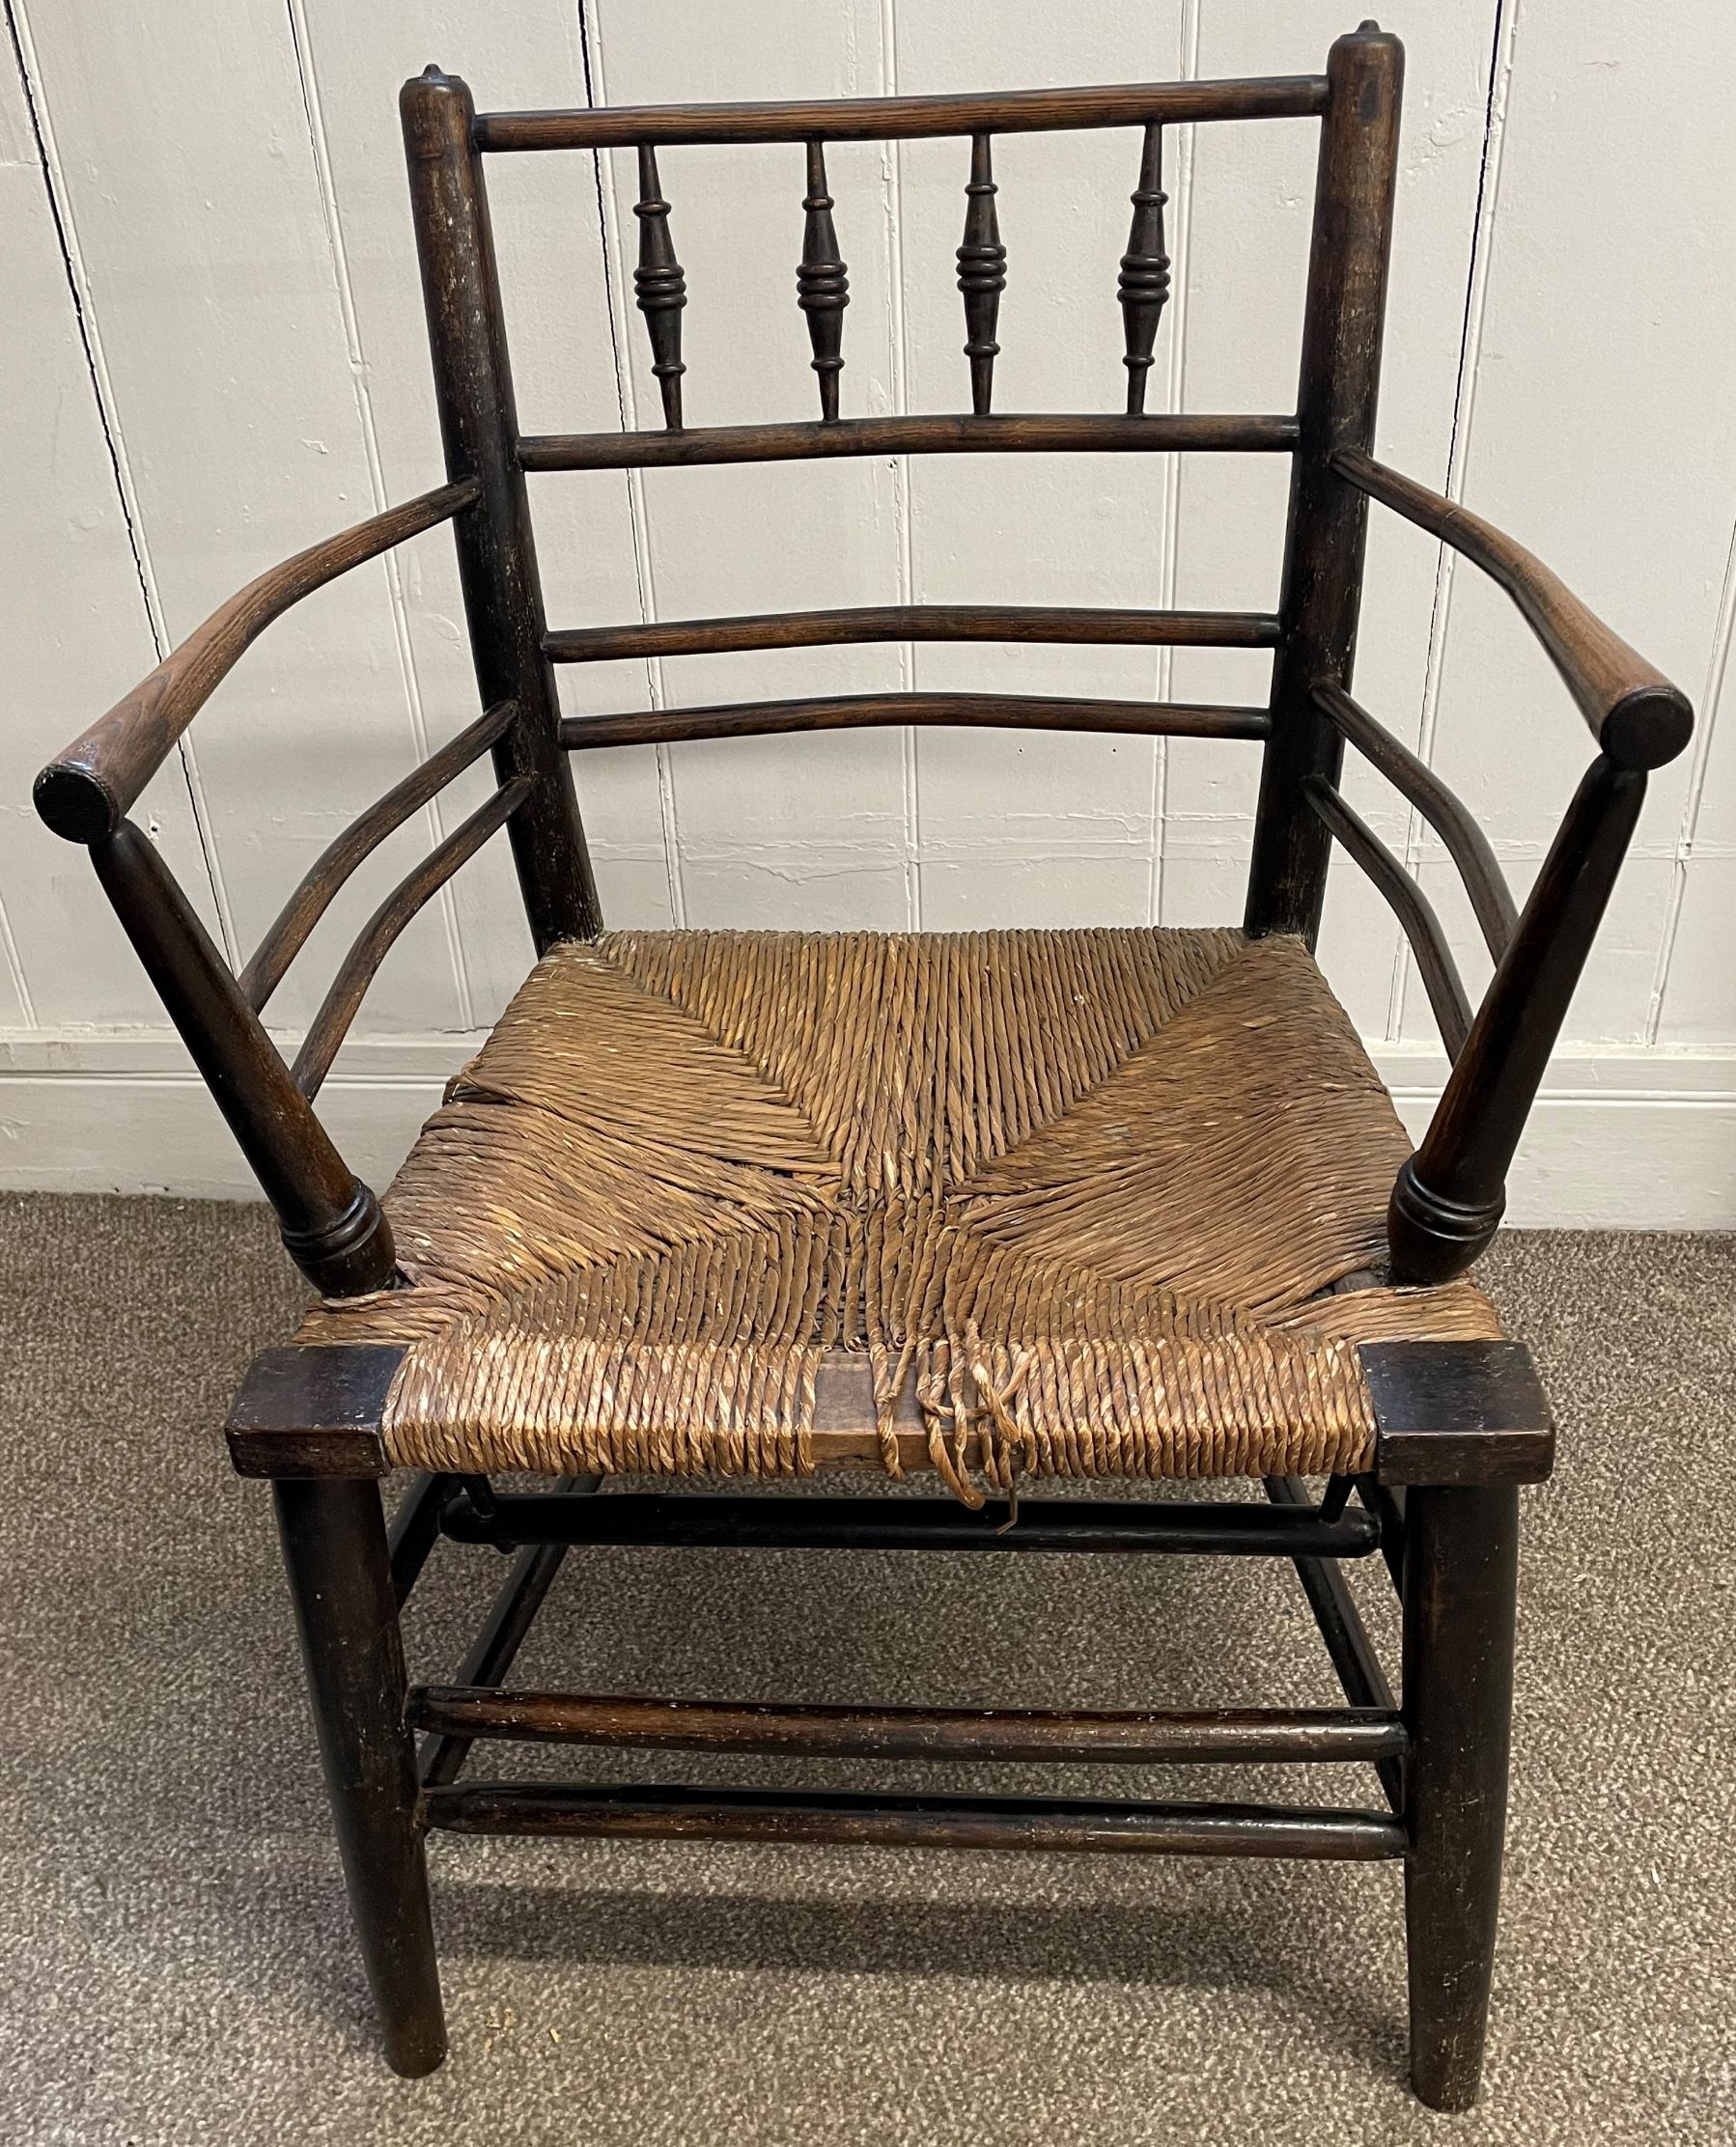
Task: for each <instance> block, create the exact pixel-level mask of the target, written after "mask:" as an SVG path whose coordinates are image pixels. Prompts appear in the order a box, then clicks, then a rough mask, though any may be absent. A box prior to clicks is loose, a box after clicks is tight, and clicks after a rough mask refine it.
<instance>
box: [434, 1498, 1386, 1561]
mask: <svg viewBox="0 0 1736 2147" xmlns="http://www.w3.org/2000/svg"><path fill="white" fill-rule="evenodd" d="M442 1525H443V1526H444V1528H445V1531H446V1533H447V1534H448V1535H449V1536H451V1537H453V1538H454V1539H455V1540H456V1541H457V1542H460V1543H490V1544H493V1545H494V1546H495V1547H496V1548H501V1549H510V1548H517V1547H518V1546H520V1545H523V1544H533V1543H587V1544H657V1545H662V1546H666V1547H671V1548H684V1549H689V1550H693V1549H718V1550H728V1549H734V1550H947V1551H958V1550H971V1551H990V1552H997V1553H1004V1552H1010V1553H1018V1552H1022V1551H1033V1552H1035V1551H1054V1550H1071V1551H1089V1552H1092V1553H1094V1554H1095V1553H1103V1554H1106V1555H1112V1556H1126V1555H1140V1556H1178V1555H1187V1556H1191V1555H1194V1554H1203V1553H1210V1554H1212V1555H1214V1556H1218V1557H1233V1558H1293V1557H1296V1556H1298V1555H1299V1554H1301V1553H1303V1552H1306V1553H1307V1554H1309V1555H1311V1556H1316V1557H1328V1558H1365V1557H1367V1556H1369V1554H1370V1553H1371V1552H1372V1551H1373V1550H1374V1549H1375V1548H1376V1547H1377V1545H1378V1543H1379V1540H1380V1531H1379V1529H1378V1527H1377V1525H1376V1523H1375V1521H1374V1520H1373V1519H1372V1518H1371V1517H1370V1516H1369V1515H1368V1514H1367V1513H1365V1512H1363V1511H1361V1510H1360V1509H1359V1508H1355V1507H1353V1508H1351V1509H1349V1510H1348V1511H1346V1512H1344V1513H1341V1514H1340V1515H1339V1516H1338V1518H1337V1519H1336V1520H1331V1521H1326V1520H1321V1519H1320V1517H1319V1515H1318V1514H1317V1513H1316V1512H1315V1511H1314V1509H1313V1508H1312V1507H1311V1506H1310V1507H1307V1508H1305V1509H1303V1510H1301V1511H1297V1512H1289V1511H1285V1512H1282V1513H1279V1512H1275V1511H1270V1510H1268V1509H1267V1508H1266V1507H1263V1506H1257V1505H1251V1504H1249V1503H1248V1502H1247V1501H1246V1500H1245V1499H1233V1500H1204V1499H1108V1498H1093V1499H1083V1498H1078V1499H1070V1498H1069V1499H1061V1498H1056V1499H1048V1498H1022V1499H1021V1500H1020V1502H1019V1513H1018V1519H1017V1520H1016V1521H1015V1522H1014V1523H1013V1524H1012V1525H1011V1526H1009V1525H1008V1524H1007V1516H1006V1513H1005V1510H1004V1509H998V1510H997V1509H996V1508H994V1507H984V1508H981V1509H976V1510H973V1509H972V1508H970V1507H967V1506H966V1505H965V1504H963V1503H962V1501H960V1500H959V1499H956V1498H950V1497H949V1498H895V1499H894V1498H887V1499H862V1498H854V1497H850V1496H847V1495H840V1496H824V1497H822V1496H814V1497H809V1496H803V1497H800V1498H768V1497H766V1496H765V1495H764V1494H762V1493H759V1492H707V1493H706V1494H705V1495H704V1496H698V1495H694V1494H689V1493H686V1492H625V1491H624V1492H610V1493H609V1495H608V1496H607V1497H606V1498H589V1497H574V1498H557V1497H552V1496H548V1495H546V1494H545V1495H536V1494H526V1493H520V1492H494V1493H492V1494H491V1496H490V1500H489V1503H488V1508H487V1510H484V1508H483V1507H481V1506H479V1505H477V1504H475V1503H474V1502H472V1501H470V1500H468V1499H466V1498H464V1497H462V1496H461V1497H458V1498H455V1499H453V1500H452V1501H451V1503H450V1504H449V1505H448V1506H447V1508H446V1512H445V1516H444V1519H443V1523H442Z"/></svg>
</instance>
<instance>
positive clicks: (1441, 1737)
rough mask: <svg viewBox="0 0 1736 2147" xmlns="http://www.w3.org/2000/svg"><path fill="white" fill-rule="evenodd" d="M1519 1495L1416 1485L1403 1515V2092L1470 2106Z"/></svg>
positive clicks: (1490, 1919)
mask: <svg viewBox="0 0 1736 2147" xmlns="http://www.w3.org/2000/svg"><path fill="white" fill-rule="evenodd" d="M1518 1572H1519V1493H1518V1492H1517V1491H1516V1490H1515V1489H1514V1488H1513V1487H1512V1486H1511V1485H1500V1486H1491V1487H1478V1488H1475V1489H1469V1488H1461V1489H1454V1490H1442V1489H1438V1488H1436V1487H1433V1486H1426V1487H1425V1486H1422V1485H1416V1486H1414V1487H1413V1488H1412V1490H1411V1492H1410V1495H1409V1497H1408V1499H1407V1500H1406V1506H1405V1557H1404V1605H1405V1608H1404V1700H1403V1707H1404V1717H1405V1723H1406V1726H1407V1728H1408V1729H1409V1731H1410V1733H1411V1754H1410V1762H1409V1774H1410V1792H1409V1797H1408V1799H1407V1807H1408V1815H1409V1819H1410V1833H1411V1843H1410V1851H1409V1854H1408V1855H1407V1857H1406V1860H1405V1928H1406V1938H1407V1944H1408V1949H1409V1955H1410V1981H1411V2084H1412V2086H1413V2087H1414V2089H1415V2091H1416V2094H1417V2096H1418V2097H1419V2098H1420V2100H1421V2101H1423V2102H1425V2103H1427V2104H1428V2105H1430V2107H1431V2108H1434V2109H1444V2110H1464V2109H1469V2108H1470V2105H1471V2104H1472V2103H1473V2102H1475V2100H1476V2093H1477V2084H1478V2081H1479V2079H1480V2078H1481V2077H1482V2069H1483V2039H1484V2033H1485V2030H1486V2027H1487V2025H1488V2019H1489V1986H1490V1978H1491V1974H1492V1972H1493V1969H1494V1966H1495V1933H1496V1920H1497V1915H1498V1910H1499V1906H1500V1882H1501V1845H1502V1841H1503V1838H1504V1835H1505V1831H1506V1818H1507V1746H1508V1732H1509V1725H1510V1722H1511V1717H1512V1709H1513V1608H1514V1593H1515V1586H1516V1583H1517V1579H1518Z"/></svg>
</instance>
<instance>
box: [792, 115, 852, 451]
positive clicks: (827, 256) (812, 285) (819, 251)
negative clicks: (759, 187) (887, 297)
mask: <svg viewBox="0 0 1736 2147" xmlns="http://www.w3.org/2000/svg"><path fill="white" fill-rule="evenodd" d="M807 154H808V190H807V194H806V196H805V198H804V199H803V201H802V205H801V206H802V210H803V224H802V238H801V260H800V262H799V263H798V265H797V269H796V303H797V304H798V306H799V307H800V308H801V310H802V312H803V314H804V315H805V316H806V317H807V323H808V342H809V345H810V347H811V348H812V349H813V352H814V358H813V366H814V371H815V373H816V374H817V375H818V376H819V378H820V417H821V422H822V423H823V424H827V425H829V424H833V423H835V422H836V420H837V415H838V376H839V374H840V373H842V372H843V370H844V356H843V351H844V308H845V307H846V306H847V305H849V303H850V277H849V275H848V273H847V272H846V270H845V266H844V256H843V255H842V254H841V253H840V252H839V251H838V234H837V232H836V231H835V230H834V229H833V227H832V197H831V196H830V194H828V193H827V192H826V145H825V144H824V143H823V142H821V141H818V140H815V141H811V142H809V144H808V145H807Z"/></svg>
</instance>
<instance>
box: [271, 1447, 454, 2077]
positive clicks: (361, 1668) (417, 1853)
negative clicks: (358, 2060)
mask: <svg viewBox="0 0 1736 2147" xmlns="http://www.w3.org/2000/svg"><path fill="white" fill-rule="evenodd" d="M272 1497H273V1499H274V1501H275V1503H276V1507H277V1527H278V1534H279V1537H280V1538H281V1541H282V1544H283V1558H284V1566H285V1569H286V1571H287V1573H288V1575H289V1580H290V1594H291V1598H292V1601H293V1602H294V1606H295V1622H296V1625H297V1627H298V1629H299V1631H300V1634H301V1658H302V1662H303V1665H304V1667H305V1669H306V1672H307V1683H308V1691H309V1695H310V1697H311V1699H312V1702H313V1713H314V1726H315V1729H316V1730H317V1731H318V1733H319V1739H320V1756H321V1759H322V1762H323V1764H324V1771H325V1788H326V1793H327V1795H328V1797H329V1798H330V1800H331V1812H332V1819H333V1822H334V1824H335V1826H336V1831H337V1837H338V1851H339V1854H340V1855H341V1856H342V1858H343V1863H344V1882H345V1884H346V1886H347V1887H348V1889H349V1893H350V1911H351V1913H352V1914H353V1916H354V1918H355V1929H356V1936H357V1938H359V1939H360V1941H361V1952H362V1962H363V1965H364V1966H365V1967H366V1969H367V1971H368V1982H369V1984H370V1986H371V1987H372V1989H373V1993H374V2003H375V2006H376V2008H377V2009H378V2014H379V2023H380V2032H381V2038H382V2040H383V2042H384V2045H385V2054H386V2062H387V2064H389V2065H390V2066H391V2068H392V2070H393V2071H394V2072H395V2073H402V2074H406V2075H407V2076H409V2077H415V2076H416V2075H418V2074H422V2073H431V2072H433V2071H434V2067H435V2066H436V2065H438V2064H439V2062H440V2060H441V2059H442V2058H443V2057H444V2056H445V2054H446V2024H445V2019H444V2016H443V2014H442V2011H441V2006H440V1971H439V1966H438V1964H437V1963H436V1961H435V1959H434V1923H433V1919H432V1916H431V1914H430V1910H429V1902H428V1866H427V1860H426V1857H425V1855H424V1852H423V1845H422V1828H421V1825H420V1814H419V1812H418V1808H417V1801H416V1798H417V1791H416V1774H415V1760H414V1753H413V1750H412V1747H411V1744H410V1737H409V1732H408V1730H407V1729H406V1727H405V1723H404V1698H405V1679H404V1647H403V1643H402V1642H401V1640H400V1638H399V1633H398V1606H397V1603H396V1602H395V1600H394V1598H393V1594H392V1578H391V1572H390V1568H389V1565H388V1562H387V1556H386V1535H385V1528H384V1525H383V1522H382V1520H381V1516H380V1510H379V1492H378V1487H377V1486H376V1485H374V1484H372V1483H368V1482H361V1483H349V1484H343V1483H324V1484H320V1483H295V1482H284V1483H279V1484H274V1485H273V1486H272Z"/></svg>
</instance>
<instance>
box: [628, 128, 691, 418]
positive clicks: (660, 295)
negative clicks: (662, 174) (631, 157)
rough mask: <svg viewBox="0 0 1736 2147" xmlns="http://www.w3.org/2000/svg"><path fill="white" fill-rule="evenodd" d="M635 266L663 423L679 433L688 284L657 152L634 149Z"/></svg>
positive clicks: (636, 289) (635, 292)
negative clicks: (636, 174) (636, 181)
mask: <svg viewBox="0 0 1736 2147" xmlns="http://www.w3.org/2000/svg"><path fill="white" fill-rule="evenodd" d="M633 214H634V215H635V216H636V217H637V218H638V219H639V265H638V266H637V267H636V268H635V269H634V270H633V303H634V305H636V306H637V307H638V309H639V311H640V312H641V313H642V314H643V315H644V316H645V330H646V333H647V335H648V336H649V337H650V340H651V370H652V373H653V375H654V376H655V377H656V380H657V384H658V389H659V390H660V391H661V394H662V398H663V423H664V424H665V425H667V426H669V427H670V428H671V429H672V430H675V431H679V430H680V428H681V376H682V375H683V374H684V373H685V372H686V370H687V369H686V366H685V365H684V364H683V363H682V356H681V317H682V309H683V308H684V307H685V306H686V302H687V279H686V274H685V273H684V272H683V269H682V265H681V263H680V262H679V261H677V260H676V258H675V247H674V245H673V243H672V242H671V240H670V237H669V204H668V203H667V202H666V201H665V200H664V199H663V194H662V188H661V186H660V185H659V184H658V168H657V152H656V151H655V150H654V149H653V148H652V147H651V145H650V143H649V142H642V143H640V145H639V198H638V200H637V201H636V202H635V203H634V204H633Z"/></svg>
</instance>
